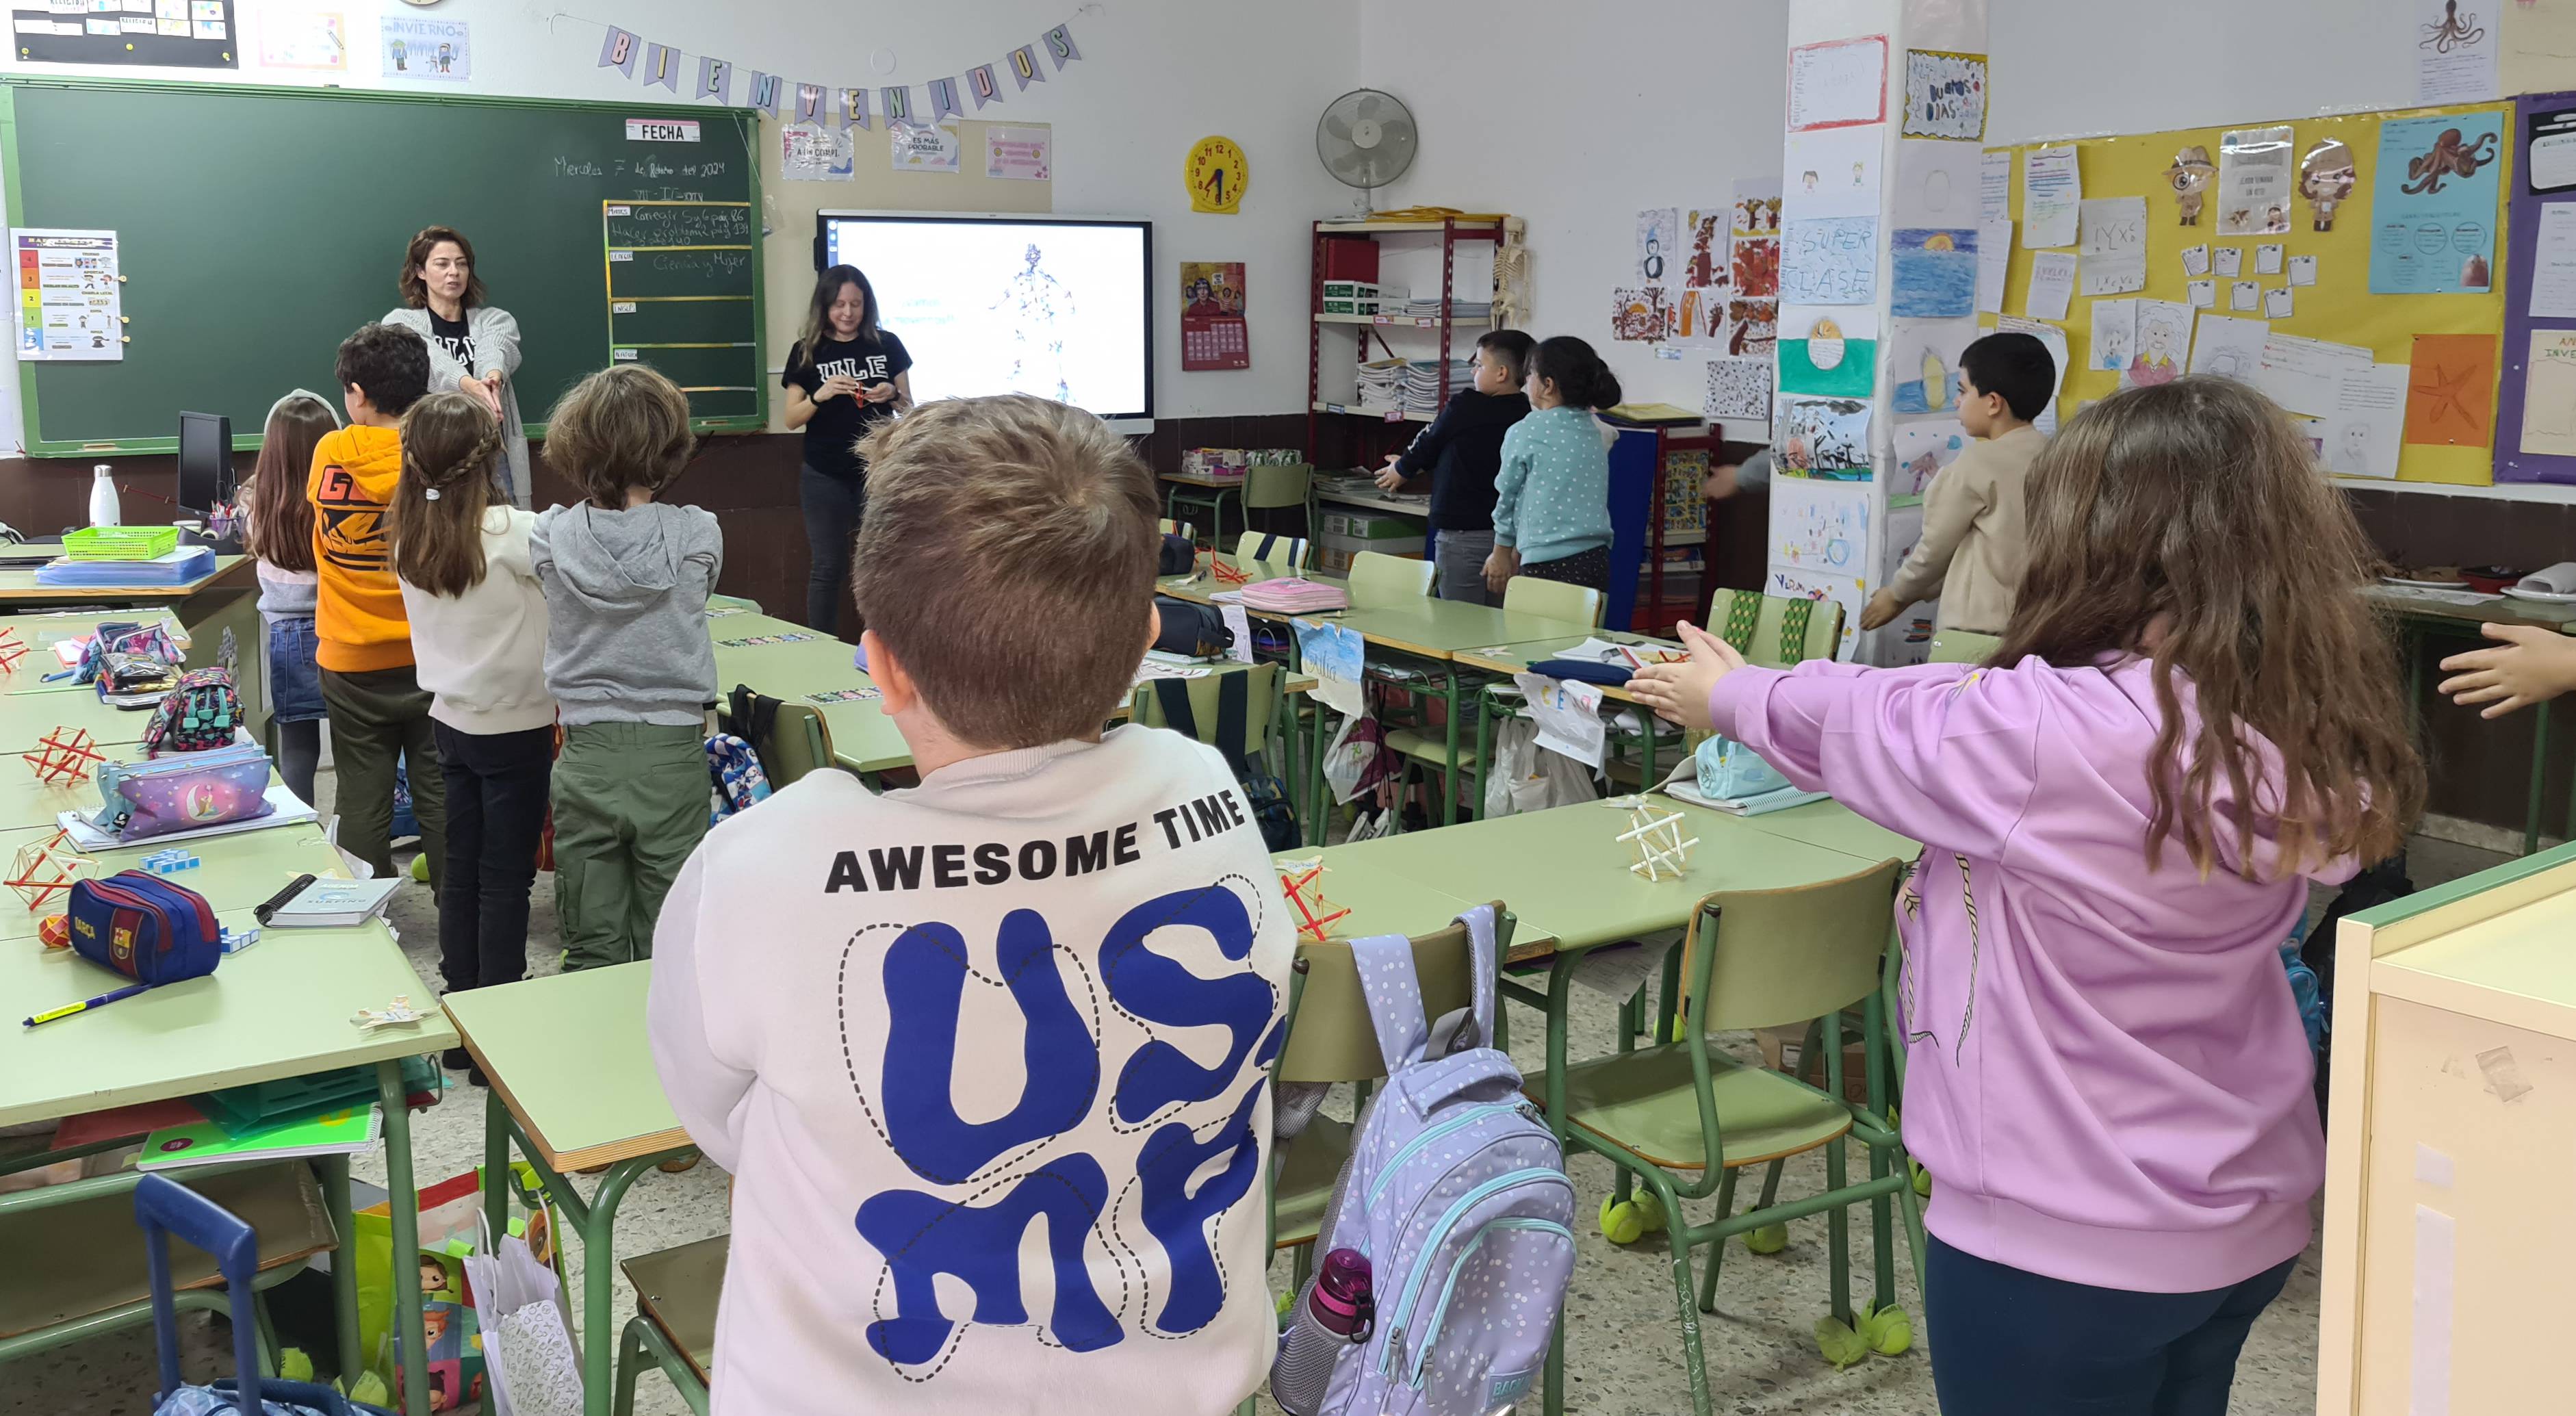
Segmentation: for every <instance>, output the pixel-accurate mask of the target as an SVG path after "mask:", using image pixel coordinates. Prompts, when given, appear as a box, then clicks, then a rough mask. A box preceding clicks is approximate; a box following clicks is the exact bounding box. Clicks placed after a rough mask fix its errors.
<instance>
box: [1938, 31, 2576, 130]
mask: <svg viewBox="0 0 2576 1416" xmlns="http://www.w3.org/2000/svg"><path fill="white" fill-rule="evenodd" d="M2514 2H2515V0H2470V3H2467V4H2464V5H2463V7H2462V8H2464V9H2469V10H2479V9H2485V10H2488V11H2490V13H2489V15H2488V16H2487V19H2488V22H2489V23H2491V24H2492V23H2501V22H2502V16H2501V14H2500V13H2496V12H2501V11H2502V10H2504V9H2505V7H2506V6H2507V5H2508V4H2509V3H2514ZM2421 8H2422V6H2421V5H2419V4H2409V3H2408V0H2155V3H2153V4H2143V5H2142V4H2132V3H2113V0H1988V10H1987V14H1988V19H1989V23H1988V26H1987V41H1986V43H1987V48H1988V50H1989V52H1990V57H1991V58H1992V60H1993V74H1994V84H1995V96H1994V109H1993V112H1992V113H1991V114H1989V115H1988V120H1987V125H1986V138H1987V141H1988V142H1991V143H2020V142H2029V141H2032V140H2033V139H2037V138H2057V137H2077V136H2089V135H2093V134H2101V133H2156V132H2163V131H2164V130H2166V129H2169V128H2194V127H2215V126H2218V125H2221V124H2226V123H2244V122H2260V121H2277V120H2281V119H2291V118H2305V117H2309V116H2312V115H2314V114H2317V113H2320V112H2328V111H2332V112H2348V111H2352V110H2358V109H2381V108H2406V107H2411V106H2412V105H2413V104H2414V102H2415V64H2414V49H2413V47H2412V44H2411V42H2410V40H2409V38H2408V36H2410V35H2411V34H2412V33H2413V31H2412V29H2411V28H2410V26H2411V23H2412V18H2413V14H2412V12H2413V11H2415V10H2418V9H2421ZM2570 77H2571V78H2576V70H2571V75H2570Z"/></svg>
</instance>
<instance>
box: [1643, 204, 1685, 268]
mask: <svg viewBox="0 0 2576 1416" xmlns="http://www.w3.org/2000/svg"><path fill="white" fill-rule="evenodd" d="M1681 225H1682V214H1681V211H1680V209H1679V208H1677V207H1653V208H1650V209H1648V210H1645V211H1641V212H1638V213H1637V283H1638V284H1640V285H1678V284H1680V283H1681V282H1680V281H1678V280H1675V279H1674V278H1673V277H1675V276H1677V275H1679V274H1680V273H1681V264H1682V257H1681Z"/></svg>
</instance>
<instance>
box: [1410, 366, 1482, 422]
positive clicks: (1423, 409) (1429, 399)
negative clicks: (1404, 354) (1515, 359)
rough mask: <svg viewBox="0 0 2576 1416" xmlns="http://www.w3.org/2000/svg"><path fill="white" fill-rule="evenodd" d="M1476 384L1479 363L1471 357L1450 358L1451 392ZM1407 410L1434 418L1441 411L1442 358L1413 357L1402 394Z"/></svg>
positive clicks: (1453, 393)
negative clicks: (1470, 358) (1440, 359)
mask: <svg viewBox="0 0 2576 1416" xmlns="http://www.w3.org/2000/svg"><path fill="white" fill-rule="evenodd" d="M1475 386H1476V365H1475V362H1474V361H1473V360H1469V359H1452V360H1450V361H1449V392H1450V393H1451V394H1452V395H1453V396H1454V395H1456V394H1457V393H1459V392H1461V391H1462V390H1465V389H1470V388H1474V387H1475ZM1401 397H1402V398H1403V401H1404V411H1405V412H1407V413H1413V414H1420V415H1421V416H1423V417H1426V418H1428V417H1432V416H1435V415H1437V414H1438V413H1439V412H1440V407H1441V404H1442V402H1443V400H1442V399H1441V397H1440V361H1439V360H1437V359H1411V360H1407V361H1406V362H1405V366H1404V388H1403V392H1402V394H1401Z"/></svg>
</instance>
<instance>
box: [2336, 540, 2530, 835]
mask: <svg viewBox="0 0 2576 1416" xmlns="http://www.w3.org/2000/svg"><path fill="white" fill-rule="evenodd" d="M2363 593H2364V594H2366V595H2368V596H2369V597H2370V601H2371V603H2372V604H2374V605H2376V606H2378V607H2379V608H2380V609H2381V610H2383V611H2385V612H2386V613H2388V614H2390V615H2392V616H2394V617H2395V618H2396V620H2397V622H2398V626H2399V629H2400V631H2401V634H2402V636H2403V641H2402V648H2403V652H2404V653H2405V655H2406V704H2407V707H2408V708H2409V709H2414V708H2416V707H2417V706H2418V705H2420V704H2422V703H2423V701H2424V652H2423V647H2424V644H2425V643H2426V641H2429V640H2433V639H2469V640H2474V641H2476V642H2477V643H2479V644H2486V643H2490V642H2492V641H2490V640H2488V639H2487V638H2486V636H2485V635H2484V634H2483V633H2482V632H2481V629H2480V627H2481V626H2483V625H2488V624H2530V625H2538V626H2540V627H2541V628H2543V629H2554V630H2557V631H2559V632H2560V633H2562V634H2576V605H2545V604H2541V603H2539V602H2538V601H2534V600H2516V599H2511V598H2506V599H2501V600H2484V601H2480V602H2479V603H2477V604H2474V605H2451V604H2444V603H2443V602H2441V601H2439V600H2428V599H2425V598H2423V597H2421V596H2418V595H2409V594H2407V593H2406V592H2405V591H2403V590H2401V589H2399V588H2397V587H2395V586H2387V585H2379V586H2373V587H2371V588H2370V589H2369V590H2367V591H2364V592H2363ZM2531 712H2532V720H2531V782H2530V786H2529V788H2528V789H2527V792H2526V795H2525V798H2524V806H2523V812H2522V853H2523V854H2524V855H2529V854H2531V853H2532V852H2533V851H2536V850H2538V849H2540V803H2541V796H2542V793H2543V789H2544V788H2545V787H2546V785H2547V783H2548V771H2549V701H2548V700H2547V699H2543V700H2541V701H2540V702H2539V703H2537V704H2534V705H2533V706H2532V709H2531ZM2567 835H2568V839H2570V840H2576V798H2571V799H2570V801H2569V803H2568V808H2567Z"/></svg>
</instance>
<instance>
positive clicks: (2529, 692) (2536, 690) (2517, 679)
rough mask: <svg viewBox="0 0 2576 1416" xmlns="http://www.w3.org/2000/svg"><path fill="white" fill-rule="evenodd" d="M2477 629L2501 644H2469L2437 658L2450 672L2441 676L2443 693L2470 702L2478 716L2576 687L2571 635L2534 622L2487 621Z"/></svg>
mask: <svg viewBox="0 0 2576 1416" xmlns="http://www.w3.org/2000/svg"><path fill="white" fill-rule="evenodd" d="M2479 628H2481V629H2483V630H2484V631H2485V632H2486V636H2487V638H2489V639H2501V640H2503V641H2504V644H2503V647H2501V648H2495V649H2472V650H2470V651H2468V652H2467V653H2465V654H2454V655H2452V656H2451V657H2449V658H2447V659H2444V660H2443V661H2442V667H2443V669H2444V670H2446V671H2448V672H2449V673H2451V674H2452V675H2453V677H2450V678H2446V679H2444V680H2442V692H2443V693H2445V694H2447V695H2449V697H2450V699H2451V701H2452V702H2454V703H2458V704H2460V705H2462V706H2463V707H2465V706H2467V705H2469V704H2473V703H2484V704H2486V705H2487V706H2486V707H2485V708H2482V709H2480V710H2478V716H2479V717H2481V718H2501V717H2503V716H2504V715H2505V714H2507V713H2510V712H2512V711H2514V710H2515V709H2517V708H2527V707H2530V706H2531V705H2532V704H2534V703H2538V702H2540V701H2541V700H2542V699H2545V698H2556V697H2557V696H2558V695H2560V694H2562V693H2565V692H2567V691H2568V690H2569V689H2571V688H2576V638H2570V637H2569V636H2567V635H2564V634H2561V633H2559V632H2558V631H2557V630H2554V629H2545V628H2542V627H2541V626H2539V625H2534V624H2488V625H2481V626H2479Z"/></svg>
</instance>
